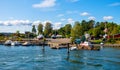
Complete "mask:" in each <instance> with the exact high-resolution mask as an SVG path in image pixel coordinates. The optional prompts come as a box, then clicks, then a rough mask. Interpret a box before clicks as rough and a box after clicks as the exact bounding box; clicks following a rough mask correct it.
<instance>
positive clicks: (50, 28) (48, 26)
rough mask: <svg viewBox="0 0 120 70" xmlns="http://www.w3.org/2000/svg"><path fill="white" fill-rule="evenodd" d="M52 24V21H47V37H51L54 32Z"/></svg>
mask: <svg viewBox="0 0 120 70" xmlns="http://www.w3.org/2000/svg"><path fill="white" fill-rule="evenodd" d="M52 29H53V28H52V24H51V23H50V22H46V25H45V30H44V35H45V37H50V36H51V34H52Z"/></svg>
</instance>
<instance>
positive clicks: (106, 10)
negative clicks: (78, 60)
mask: <svg viewBox="0 0 120 70" xmlns="http://www.w3.org/2000/svg"><path fill="white" fill-rule="evenodd" d="M119 13H120V0H0V32H16V31H17V30H19V31H20V32H24V31H31V29H32V25H36V27H37V25H38V23H39V22H41V23H42V24H43V25H45V22H47V21H49V22H51V23H52V24H53V27H54V29H58V28H60V27H61V26H64V25H65V24H67V23H70V24H72V25H73V24H74V22H75V21H81V20H87V21H88V20H90V19H92V20H95V21H100V22H101V21H109V22H112V21H113V22H116V23H118V24H120V15H119Z"/></svg>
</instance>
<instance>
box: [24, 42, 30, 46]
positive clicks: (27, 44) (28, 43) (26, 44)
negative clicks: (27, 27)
mask: <svg viewBox="0 0 120 70" xmlns="http://www.w3.org/2000/svg"><path fill="white" fill-rule="evenodd" d="M30 45H31V43H30V42H25V43H23V44H22V46H30Z"/></svg>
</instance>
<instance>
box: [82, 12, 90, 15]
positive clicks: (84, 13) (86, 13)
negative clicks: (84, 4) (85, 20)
mask: <svg viewBox="0 0 120 70" xmlns="http://www.w3.org/2000/svg"><path fill="white" fill-rule="evenodd" d="M80 15H81V16H88V15H90V14H89V13H88V12H83V13H80Z"/></svg>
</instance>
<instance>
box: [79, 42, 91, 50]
mask: <svg viewBox="0 0 120 70" xmlns="http://www.w3.org/2000/svg"><path fill="white" fill-rule="evenodd" d="M80 46H81V47H82V48H83V49H89V50H90V49H92V48H93V45H92V44H91V43H90V42H88V41H85V42H83V43H81V44H80Z"/></svg>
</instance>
